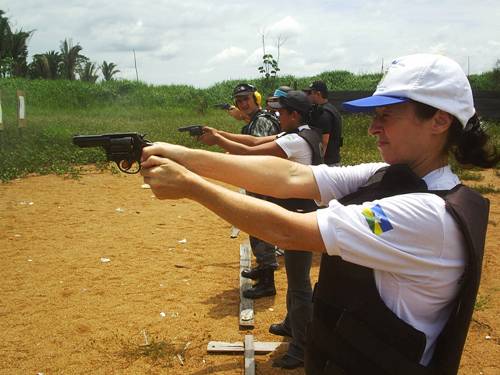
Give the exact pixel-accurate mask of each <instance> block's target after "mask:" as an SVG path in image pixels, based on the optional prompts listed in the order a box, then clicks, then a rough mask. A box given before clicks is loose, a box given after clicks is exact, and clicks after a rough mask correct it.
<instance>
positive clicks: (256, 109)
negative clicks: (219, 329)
mask: <svg viewBox="0 0 500 375" xmlns="http://www.w3.org/2000/svg"><path fill="white" fill-rule="evenodd" d="M233 98H234V104H235V106H236V109H235V111H237V112H239V115H238V116H236V115H234V113H231V112H230V113H229V114H230V115H231V116H233V117H234V118H237V119H238V118H239V119H241V120H248V119H250V120H249V122H248V123H247V124H246V125H245V126H243V128H242V129H241V133H242V134H245V135H251V136H254V137H266V136H270V135H276V134H278V133H279V132H280V127H279V120H278V119H277V118H276V117H275V116H274V115H272V114H271V113H269V112H266V111H263V110H262V108H261V101H262V97H261V95H260V93H259V92H258V91H257V88H256V87H255V86H253V85H251V84H249V83H239V84H237V85H236V87H235V88H234V90H233ZM217 132H218V134H219V135H222V136H223V137H225V138H227V139H233V138H234V137H235V136H236V137H237V136H238V135H235V134H232V133H227V132H223V131H217ZM247 194H249V195H252V196H254V197H256V198H261V199H264V200H266V199H267V197H265V196H263V195H258V194H252V193H251V192H247ZM249 239H250V246H251V248H252V253H253V255H254V256H255V260H256V263H257V266H256V267H254V268H252V269H250V270H243V271H242V273H241V275H242V276H243V277H246V278H250V279H252V280H257V283H256V284H255V285H254V286H253V287H252V288H250V289H248V290H245V292H244V296H245V297H246V298H252V299H256V298H261V297H266V296H273V295H275V294H276V287H275V285H274V277H271V276H270V275H271V274H272V275H274V271H275V270H276V269H277V268H278V261H277V259H276V250H275V246H274V245H272V244H270V243H267V242H264V241H262V240H260V239H259V238H256V237H253V236H249Z"/></svg>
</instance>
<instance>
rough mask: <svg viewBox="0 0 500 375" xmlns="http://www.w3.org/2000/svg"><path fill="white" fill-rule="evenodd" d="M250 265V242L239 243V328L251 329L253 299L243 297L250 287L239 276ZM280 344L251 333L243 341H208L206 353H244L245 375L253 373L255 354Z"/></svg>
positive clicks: (274, 348)
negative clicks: (254, 337) (265, 340)
mask: <svg viewBox="0 0 500 375" xmlns="http://www.w3.org/2000/svg"><path fill="white" fill-rule="evenodd" d="M250 266H251V255H250V244H248V243H243V244H241V245H240V328H242V329H252V328H253V327H254V311H253V300H252V299H249V298H245V297H244V296H243V292H244V291H245V290H247V289H248V288H251V287H252V282H251V280H250V279H247V278H245V277H242V276H241V271H243V270H244V269H246V268H250ZM282 344H286V343H282V342H258V341H256V342H254V339H253V335H245V341H244V343H243V342H241V341H238V342H224V341H210V342H209V343H208V346H207V352H208V353H219V354H221V353H226V354H231V353H244V355H245V375H254V374H255V354H267V353H270V352H272V351H274V350H276V348H277V347H278V346H280V345H282Z"/></svg>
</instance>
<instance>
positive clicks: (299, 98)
mask: <svg viewBox="0 0 500 375" xmlns="http://www.w3.org/2000/svg"><path fill="white" fill-rule="evenodd" d="M268 105H269V106H270V107H271V108H273V109H279V108H286V109H290V110H292V111H297V112H299V113H301V114H306V113H308V112H309V110H310V109H311V108H312V103H311V101H310V100H309V98H308V97H307V95H306V94H305V93H304V92H303V91H289V92H288V93H287V95H286V96H280V97H279V98H278V100H277V101H272V102H269V103H268Z"/></svg>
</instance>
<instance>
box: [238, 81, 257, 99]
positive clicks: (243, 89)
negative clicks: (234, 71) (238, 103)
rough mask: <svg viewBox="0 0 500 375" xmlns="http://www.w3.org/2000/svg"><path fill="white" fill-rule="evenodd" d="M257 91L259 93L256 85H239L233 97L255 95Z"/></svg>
mask: <svg viewBox="0 0 500 375" xmlns="http://www.w3.org/2000/svg"><path fill="white" fill-rule="evenodd" d="M255 91H257V88H256V87H255V86H254V85H251V84H249V83H238V84H237V85H236V87H235V88H234V90H233V97H236V96H240V95H241V96H243V95H249V94H253V93H254V92H255Z"/></svg>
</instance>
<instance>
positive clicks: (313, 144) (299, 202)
mask: <svg viewBox="0 0 500 375" xmlns="http://www.w3.org/2000/svg"><path fill="white" fill-rule="evenodd" d="M292 133H295V134H297V135H298V136H299V137H301V138H302V139H304V140H305V141H306V142H307V144H308V145H309V147H310V148H311V151H312V159H311V164H312V165H319V164H321V163H323V156H322V155H321V150H320V145H321V133H320V131H319V130H318V129H316V128H310V129H307V128H303V129H301V130H299V129H295V130H293V131H290V132H287V133H285V134H283V135H281V137H282V136H284V135H286V134H292ZM269 201H270V202H273V203H276V204H277V205H279V206H281V207H283V208H286V209H287V210H289V211H295V212H313V211H316V210H317V209H318V206H317V205H316V203H315V202H314V201H313V200H311V199H301V198H287V199H280V198H270V199H269Z"/></svg>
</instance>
